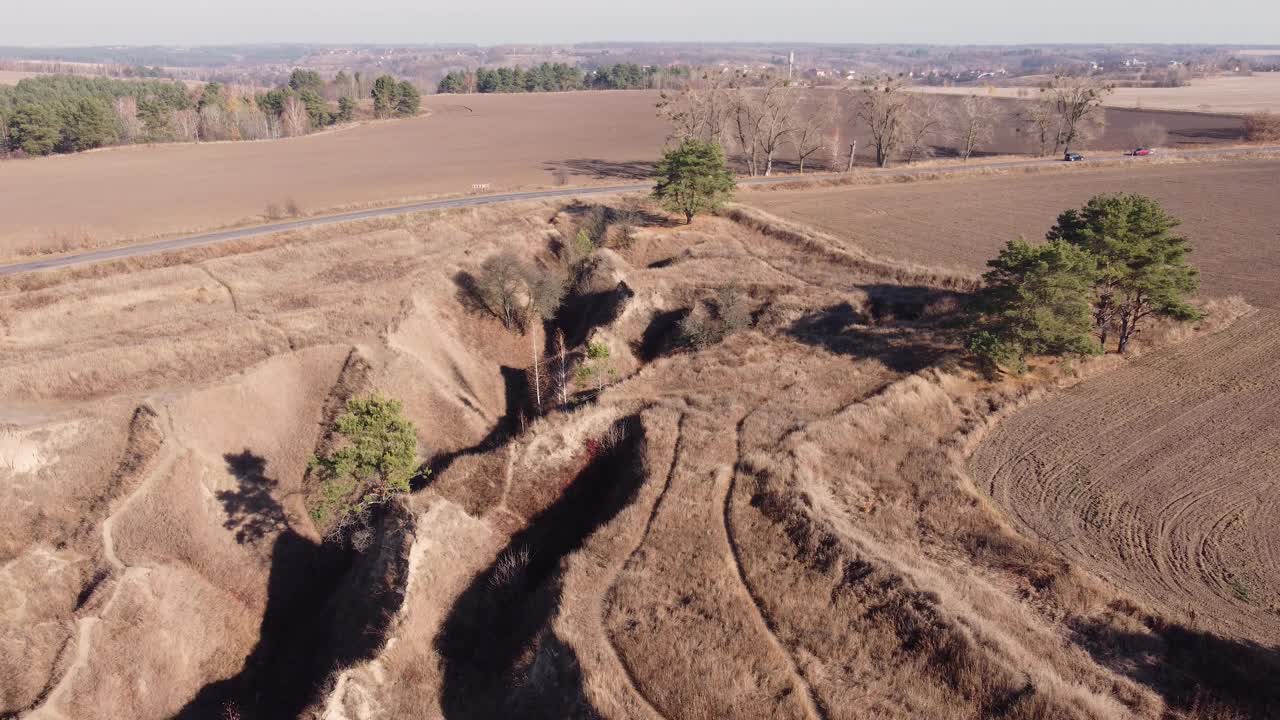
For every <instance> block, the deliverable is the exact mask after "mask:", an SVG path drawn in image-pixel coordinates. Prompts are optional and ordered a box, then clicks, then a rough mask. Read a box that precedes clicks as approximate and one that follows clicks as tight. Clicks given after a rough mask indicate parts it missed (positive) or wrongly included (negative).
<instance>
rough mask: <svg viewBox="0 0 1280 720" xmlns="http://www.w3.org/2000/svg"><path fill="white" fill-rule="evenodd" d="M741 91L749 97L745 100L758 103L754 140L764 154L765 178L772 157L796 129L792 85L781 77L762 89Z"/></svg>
mask: <svg viewBox="0 0 1280 720" xmlns="http://www.w3.org/2000/svg"><path fill="white" fill-rule="evenodd" d="M744 92H745V93H750V94H751V96H753V97H752V99H749V100H748V102H752V101H753V100H754V102H756V103H758V106H759V107H758V110H757V113H758V115H759V117H760V125H759V127H760V131H759V132H758V133H757V134H756V142H757V143H758V144H759V145H760V153H761V154H762V155H763V156H764V171H763V174H764V175H765V176H766V177H767V176H769V175H771V174H772V173H773V156H774V155H775V154H776V153H777V152H778V150H779V149H781V148H782V146H783V145H784V144H786V142H787V140H788V138H789V137H791V134H792V133H793V132H795V130H796V127H795V122H796V108H797V103H798V97H799V96H798V94H797V93H796V90H795V88H792V87H788V86H787V85H786V84H785V83H784V82H783V81H781V80H778V81H774V82H771V83H769V84H768V85H766V86H765V87H764V89H763V90H762V91H755V92H752V91H750V90H748V91H744ZM752 174H753V175H754V174H755V173H754V172H753V173H752Z"/></svg>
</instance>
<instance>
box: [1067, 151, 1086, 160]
mask: <svg viewBox="0 0 1280 720" xmlns="http://www.w3.org/2000/svg"><path fill="white" fill-rule="evenodd" d="M1062 159H1063V160H1064V161H1066V162H1080V161H1081V160H1083V159H1084V156H1083V155H1081V154H1080V153H1075V152H1070V151H1068V152H1067V154H1065V155H1063V156H1062Z"/></svg>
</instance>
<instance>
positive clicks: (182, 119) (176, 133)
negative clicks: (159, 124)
mask: <svg viewBox="0 0 1280 720" xmlns="http://www.w3.org/2000/svg"><path fill="white" fill-rule="evenodd" d="M199 129H200V116H199V115H197V114H196V111H195V110H174V111H173V114H171V115H170V116H169V133H170V134H171V135H173V139H174V140H177V141H178V142H194V141H195V140H197V139H198V138H199Z"/></svg>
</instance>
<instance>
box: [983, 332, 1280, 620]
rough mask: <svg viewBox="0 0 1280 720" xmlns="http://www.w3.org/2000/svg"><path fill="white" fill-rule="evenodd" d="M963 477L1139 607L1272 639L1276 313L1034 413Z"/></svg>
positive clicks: (1013, 421)
mask: <svg viewBox="0 0 1280 720" xmlns="http://www.w3.org/2000/svg"><path fill="white" fill-rule="evenodd" d="M972 466H973V470H974V476H975V479H976V480H977V481H978V483H979V484H980V486H982V487H985V488H986V489H987V490H988V491H989V492H990V493H991V495H992V497H993V498H994V499H995V500H996V501H997V502H998V503H999V504H1000V505H1001V506H1002V507H1003V508H1004V509H1005V512H1006V513H1007V514H1008V515H1009V516H1010V517H1011V518H1012V519H1013V520H1014V522H1015V523H1016V524H1017V525H1019V526H1021V527H1022V528H1024V529H1026V530H1027V531H1029V532H1031V533H1033V534H1035V535H1037V536H1039V537H1040V538H1042V539H1045V540H1047V541H1049V542H1051V543H1053V544H1055V545H1056V546H1057V547H1059V548H1060V549H1061V550H1062V551H1063V552H1065V553H1066V554H1067V555H1068V556H1069V557H1072V558H1074V559H1077V560H1080V561H1083V562H1084V563H1085V564H1086V565H1087V566H1089V567H1091V568H1094V569H1096V570H1098V571H1099V572H1101V573H1102V574H1103V575H1104V576H1106V577H1108V578H1109V579H1110V580H1112V581H1113V582H1116V583H1117V584H1119V585H1120V586H1121V587H1124V588H1125V589H1127V590H1129V591H1131V592H1134V593H1136V594H1138V595H1139V596H1140V597H1141V599H1142V600H1144V601H1145V602H1148V603H1150V604H1152V605H1154V606H1156V607H1160V608H1164V609H1166V610H1168V611H1170V612H1171V613H1173V615H1174V617H1180V618H1185V619H1187V620H1188V621H1189V622H1193V623H1194V624H1195V625H1197V626H1200V627H1206V628H1209V629H1212V630H1215V631H1217V632H1221V633H1223V634H1225V635H1228V636H1230V637H1235V638H1242V639H1247V640H1254V641H1257V642H1263V643H1268V644H1276V643H1277V642H1280V483H1277V474H1276V473H1277V469H1278V468H1280V311H1276V310H1266V311H1260V312H1258V313H1255V314H1254V315H1252V316H1249V317H1246V318H1244V319H1241V320H1239V321H1237V322H1236V324H1235V325H1233V326H1232V327H1231V328H1229V329H1227V330H1225V331H1223V332H1221V333H1219V334H1217V335H1214V336H1210V337H1206V338H1200V339H1197V340H1193V341H1189V342H1187V343H1186V344H1184V345H1181V346H1178V347H1176V348H1174V349H1172V350H1170V351H1167V352H1161V353H1156V354H1153V355H1150V356H1148V357H1145V358H1142V359H1140V360H1137V361H1135V362H1133V363H1132V364H1130V365H1129V366H1128V367H1125V368H1124V369H1121V370H1118V371H1116V372H1112V373H1109V374H1107V375H1104V376H1101V377H1098V378H1096V379H1092V380H1088V381H1086V382H1084V383H1082V384H1081V385H1079V386H1077V387H1075V388H1073V389H1071V390H1069V391H1067V392H1064V393H1062V394H1060V395H1057V396H1054V397H1051V398H1050V399H1048V400H1046V401H1044V402H1041V403H1037V404H1035V405H1032V406H1031V407H1029V408H1027V409H1025V410H1023V411H1021V412H1019V413H1017V414H1015V415H1014V416H1013V417H1011V418H1010V419H1008V420H1007V421H1005V422H1004V423H1002V424H1001V425H1000V426H999V427H997V428H996V429H995V430H994V431H993V432H992V433H991V435H990V436H989V437H988V438H987V439H986V440H985V441H984V442H983V443H982V444H981V445H980V446H979V448H978V449H977V451H976V452H975V454H974V456H973V459H972Z"/></svg>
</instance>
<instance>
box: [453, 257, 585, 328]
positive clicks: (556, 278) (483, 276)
mask: <svg viewBox="0 0 1280 720" xmlns="http://www.w3.org/2000/svg"><path fill="white" fill-rule="evenodd" d="M475 290H476V295H477V297H478V298H479V299H480V301H481V302H482V303H483V304H484V306H485V307H486V308H488V310H489V312H491V313H493V314H494V315H495V316H496V317H497V318H498V319H499V320H501V321H502V324H503V325H505V326H506V327H507V328H508V329H510V330H520V331H522V332H523V331H526V330H527V329H528V327H529V325H530V323H531V322H533V321H535V320H550V319H551V318H553V317H555V314H556V311H557V310H558V309H559V308H560V302H561V301H562V300H563V299H564V294H565V278H564V275H563V274H562V273H560V272H559V271H558V270H556V269H553V268H544V267H541V266H537V265H532V264H530V263H527V262H525V261H524V260H521V259H520V258H519V257H517V256H516V255H515V253H512V252H504V253H500V254H498V255H494V256H492V257H490V258H488V259H487V260H485V261H484V263H483V264H481V266H480V273H479V275H478V276H477V277H476V278H475Z"/></svg>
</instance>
